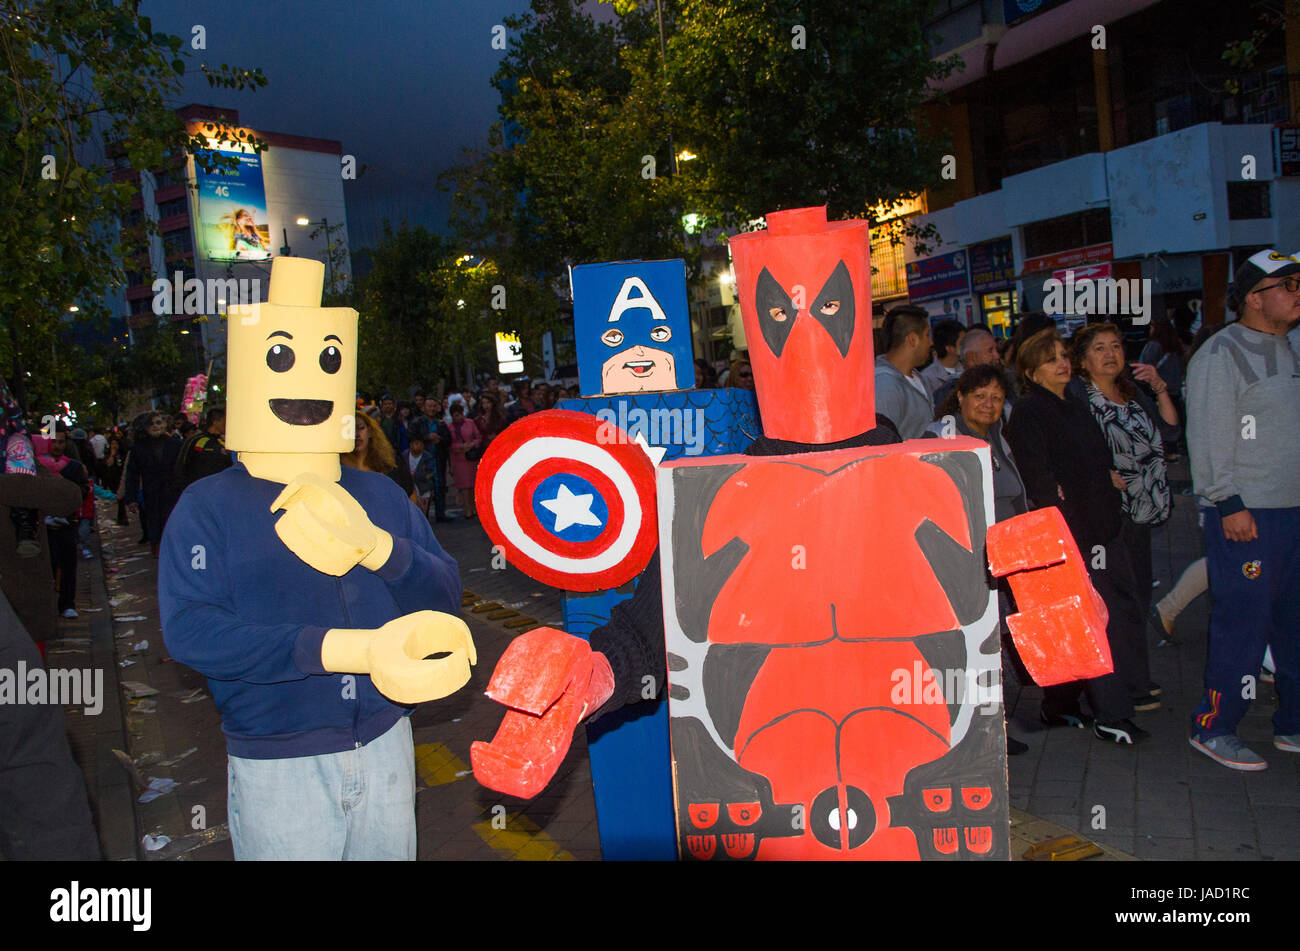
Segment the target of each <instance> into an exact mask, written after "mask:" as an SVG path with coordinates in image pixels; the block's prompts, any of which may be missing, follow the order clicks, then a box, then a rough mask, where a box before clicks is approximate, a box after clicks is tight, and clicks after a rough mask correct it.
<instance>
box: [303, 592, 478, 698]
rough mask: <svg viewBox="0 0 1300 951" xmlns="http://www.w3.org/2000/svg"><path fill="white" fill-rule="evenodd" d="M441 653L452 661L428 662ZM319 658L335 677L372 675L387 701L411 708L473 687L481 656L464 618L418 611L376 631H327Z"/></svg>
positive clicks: (337, 629)
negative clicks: (473, 669)
mask: <svg viewBox="0 0 1300 951" xmlns="http://www.w3.org/2000/svg"><path fill="white" fill-rule="evenodd" d="M439 653H445V654H447V656H446V657H440V658H437V659H433V660H427V659H425V658H427V657H428V656H429V655H430V654H439ZM320 659H321V666H322V667H324V668H325V669H326V670H328V671H332V672H334V673H338V674H369V675H370V679H371V680H372V681H373V682H374V684H375V687H376V689H378V690H379V692H380V693H382V694H383V695H384V696H385V697H387V698H388V699H390V700H392V701H394V702H396V703H402V704H406V705H408V706H410V705H414V704H417V703H424V702H425V701H428V700H440V699H442V698H443V697H446V696H449V695H450V694H453V693H455V692H456V691H457V690H459V689H460V688H461V687H463V686H465V684H467V683H469V675H470V670H469V669H470V666H471V665H473V664H476V663H478V654H477V652H476V651H475V650H474V639H473V638H472V637H470V633H469V627H468V626H467V625H466V624H465V622H464V621H462V620H461V619H460V618H458V617H455V616H454V615H451V614H443V613H442V612H440V611H416V612H415V613H414V614H406V615H403V616H402V617H399V618H395V619H394V620H392V621H389V622H388V623H387V624H385V625H384V626H383V627H380V628H375V629H373V630H348V629H344V628H335V629H332V630H330V631H327V632H326V634H325V639H324V640H323V641H322V642H321V651H320Z"/></svg>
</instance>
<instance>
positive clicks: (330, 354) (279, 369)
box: [266, 330, 343, 426]
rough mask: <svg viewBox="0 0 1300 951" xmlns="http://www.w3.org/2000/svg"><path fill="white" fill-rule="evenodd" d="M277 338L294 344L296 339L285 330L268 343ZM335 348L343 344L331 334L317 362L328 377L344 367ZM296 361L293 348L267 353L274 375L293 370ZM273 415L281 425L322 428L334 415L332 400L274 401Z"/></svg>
mask: <svg viewBox="0 0 1300 951" xmlns="http://www.w3.org/2000/svg"><path fill="white" fill-rule="evenodd" d="M275 337H284V338H285V339H286V340H293V335H292V334H290V333H288V332H287V331H284V330H277V331H275V332H273V333H272V334H271V335H270V336H269V337H268V338H267V339H268V340H269V339H272V338H275ZM331 340H332V341H334V342H335V344H340V343H342V341H341V340H340V339H339V338H338V337H337V336H336V335H335V334H330V335H328V336H327V337H325V338H324V340H323V343H324V344H325V347H324V349H323V350H321V352H320V357H319V360H318V362H319V363H320V368H321V369H322V370H324V371H325V372H326V373H329V374H334V373H337V372H338V371H339V367H340V366H341V365H342V362H343V361H342V355H341V354H340V353H339V348H338V347H337V346H335V345H334V344H331V343H330V341H331ZM296 360H297V355H296V354H295V353H294V351H293V348H292V347H290V346H289V345H288V344H286V343H278V342H277V343H274V344H272V346H271V347H270V349H269V350H267V351H266V365H267V366H268V367H270V368H271V370H272V371H273V372H275V373H287V372H288V371H289V370H290V369H292V367H293V365H294V363H295V362H296ZM267 405H269V406H270V408H271V412H272V413H274V414H275V418H276V419H278V420H280V421H281V422H284V423H288V424H289V425H291V426H319V425H320V424H321V423H323V422H325V421H326V420H327V419H329V418H330V417H331V416H332V415H334V401H333V400H315V399H290V398H284V397H272V398H271V399H269V400H267Z"/></svg>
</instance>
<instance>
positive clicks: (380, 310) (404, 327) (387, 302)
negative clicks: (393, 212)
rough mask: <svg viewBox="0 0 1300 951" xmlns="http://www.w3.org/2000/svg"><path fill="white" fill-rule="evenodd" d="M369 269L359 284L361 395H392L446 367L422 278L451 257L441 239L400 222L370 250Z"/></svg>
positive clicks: (433, 304) (434, 307) (386, 229)
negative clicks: (382, 391) (370, 393)
mask: <svg viewBox="0 0 1300 951" xmlns="http://www.w3.org/2000/svg"><path fill="white" fill-rule="evenodd" d="M370 254H371V256H372V259H373V267H372V268H371V270H370V272H369V273H368V274H367V275H366V276H365V278H364V279H363V280H362V281H360V282H359V286H358V293H357V300H358V303H357V304H356V305H355V306H356V307H357V309H358V310H359V311H360V315H361V316H360V354H359V360H360V365H359V367H358V370H357V385H358V387H359V388H360V389H361V390H362V391H364V392H377V391H380V390H386V389H389V388H390V387H391V388H392V389H393V390H394V391H397V392H401V391H404V390H405V389H407V388H409V387H411V386H414V385H416V384H421V383H424V382H426V381H429V380H432V379H436V378H438V377H439V376H441V375H442V374H443V373H444V372H445V368H446V367H447V366H448V365H449V363H450V361H449V360H448V356H449V355H448V354H447V353H446V348H445V342H444V340H443V339H442V335H440V334H438V333H435V332H434V327H435V315H436V313H437V306H438V303H439V301H438V300H436V299H435V296H434V291H433V289H432V288H431V287H430V286H429V285H427V284H426V283H425V275H427V274H430V273H432V272H433V271H434V270H435V269H437V268H438V266H439V265H440V263H441V262H442V261H444V260H446V259H447V258H449V257H450V256H451V255H452V249H451V247H450V246H448V245H447V244H446V243H444V241H443V240H442V238H440V237H439V236H438V235H436V234H433V233H431V232H429V231H427V230H425V229H424V228H422V227H419V226H416V227H411V226H409V225H407V224H406V223H405V222H403V224H402V226H401V228H399V229H398V230H397V231H393V230H392V228H391V227H390V226H389V225H388V223H387V222H385V224H384V234H383V238H382V239H381V240H380V242H379V245H378V246H377V247H375V248H374V249H372V250H371V251H370Z"/></svg>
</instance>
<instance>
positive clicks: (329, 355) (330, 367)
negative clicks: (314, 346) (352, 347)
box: [320, 347, 343, 373]
mask: <svg viewBox="0 0 1300 951" xmlns="http://www.w3.org/2000/svg"><path fill="white" fill-rule="evenodd" d="M342 365H343V354H341V353H339V348H338V347H326V348H325V349H324V350H322V351H321V352H320V368H321V369H322V370H324V371H325V372H326V373H338V372H339V367H341V366H342Z"/></svg>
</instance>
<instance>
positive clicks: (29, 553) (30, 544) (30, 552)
mask: <svg viewBox="0 0 1300 951" xmlns="http://www.w3.org/2000/svg"><path fill="white" fill-rule="evenodd" d="M40 553H41V546H40V545H39V544H38V543H37V542H34V541H32V540H31V539H25V540H23V541H21V542H19V543H18V557H19V558H35V557H36V556H37V555H39V554H40Z"/></svg>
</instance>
